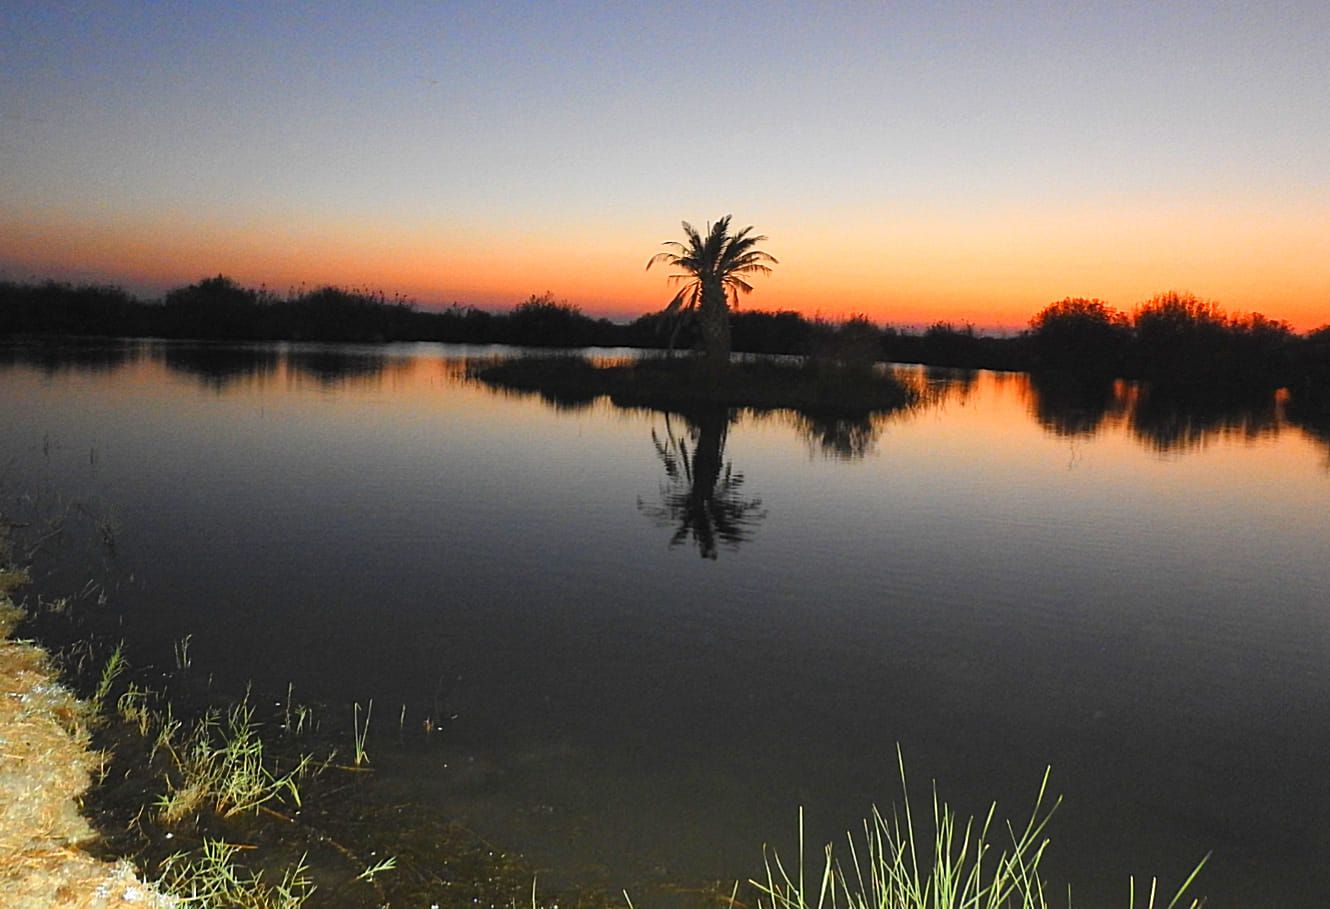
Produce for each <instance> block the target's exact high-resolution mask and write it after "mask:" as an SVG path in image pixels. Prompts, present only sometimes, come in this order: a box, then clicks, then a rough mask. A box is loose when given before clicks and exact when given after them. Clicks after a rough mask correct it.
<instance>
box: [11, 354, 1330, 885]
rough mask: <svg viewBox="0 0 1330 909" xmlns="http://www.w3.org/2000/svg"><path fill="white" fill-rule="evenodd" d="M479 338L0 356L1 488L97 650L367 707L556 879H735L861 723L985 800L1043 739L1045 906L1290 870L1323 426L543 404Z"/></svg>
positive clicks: (432, 785)
mask: <svg viewBox="0 0 1330 909" xmlns="http://www.w3.org/2000/svg"><path fill="white" fill-rule="evenodd" d="M485 353H489V354H493V353H494V351H476V350H466V349H463V348H456V347H448V346H441V345H419V346H391V347H324V346H301V345H269V346H264V345H254V346H247V347H242V348H218V347H203V348H200V347H190V346H187V345H166V344H156V343H137V342H135V343H131V344H127V345H109V346H106V347H102V348H93V349H87V348H85V349H82V350H80V351H77V352H72V353H71V352H69V351H64V352H59V353H57V352H51V351H46V352H38V351H34V350H32V349H15V348H11V349H7V350H5V351H4V353H3V355H2V356H0V425H3V426H5V427H6V429H5V432H4V434H3V436H0V464H2V465H3V476H0V481H2V482H3V491H4V492H5V493H6V495H7V496H8V497H11V498H12V497H17V496H23V495H28V494H36V495H38V496H44V497H46V498H47V500H48V501H58V502H61V503H65V504H64V506H62V507H74V505H75V504H86V505H87V507H88V509H89V510H90V511H95V512H96V513H97V514H99V515H103V516H105V520H106V522H107V530H108V531H109V532H110V534H111V536H112V537H113V541H114V546H113V548H112V549H110V550H109V551H108V549H107V547H103V548H102V549H101V551H100V553H101V554H100V555H99V557H98V559H99V562H98V564H97V565H96V566H93V567H94V568H95V569H96V570H97V571H102V572H106V573H108V575H114V577H115V578H116V579H117V581H118V583H119V587H118V589H117V591H116V595H115V597H113V603H112V608H115V609H117V610H119V611H120V613H121V615H120V617H119V618H118V621H119V622H121V623H122V627H123V629H124V633H125V636H126V639H127V640H128V641H129V642H130V644H131V646H133V647H138V648H140V649H141V650H140V652H142V653H157V654H168V653H169V652H170V646H171V642H173V641H175V640H177V639H179V638H181V637H182V636H184V635H186V634H192V635H193V642H194V643H193V659H194V661H195V663H196V665H199V666H206V667H208V671H209V672H211V673H213V674H215V676H216V677H217V679H218V683H219V684H231V685H235V686H238V687H239V686H243V685H244V684H245V682H246V681H248V680H253V681H254V683H255V684H256V686H258V687H259V688H261V689H266V690H272V691H284V690H285V689H286V686H287V685H288V683H291V684H293V685H294V686H295V689H296V691H297V692H303V693H304V694H305V696H306V697H308V698H309V699H311V700H315V701H318V702H319V703H324V704H327V705H330V706H329V707H328V708H327V709H328V711H329V712H330V713H334V714H335V713H336V712H337V711H339V710H341V711H342V712H344V714H345V717H344V721H345V725H346V727H347V729H348V732H349V729H350V725H351V710H352V708H351V705H352V703H353V702H356V701H358V702H360V703H361V704H364V703H366V702H367V701H368V699H370V698H373V699H374V700H375V704H376V722H379V723H381V724H383V725H382V727H381V728H380V734H381V735H382V737H383V738H384V739H385V741H383V742H382V743H381V746H380V747H378V748H376V749H372V750H376V751H377V752H378V753H377V754H376V758H377V764H376V766H377V767H378V772H379V773H380V774H381V775H382V776H383V778H384V779H386V780H387V781H388V782H387V783H386V784H385V785H389V786H392V787H396V788H397V789H398V790H399V791H400V794H401V797H402V798H403V799H410V800H413V801H419V802H422V803H425V804H429V805H435V806H437V808H438V810H439V811H440V812H444V813H447V814H449V815H451V816H456V817H460V818H462V819H464V820H465V821H466V822H467V823H469V824H471V825H472V826H474V827H476V828H477V829H479V830H481V831H483V832H485V833H487V834H488V835H490V836H491V837H493V838H494V839H495V840H496V841H499V842H503V843H504V844H506V845H508V846H511V847H513V848H517V849H521V850H523V851H525V852H527V853H528V854H529V855H531V856H532V857H533V859H534V860H536V861H537V862H538V863H541V864H543V865H547V866H550V867H556V868H559V869H562V870H564V871H565V872H567V873H571V874H574V875H575V874H577V873H579V872H581V871H587V872H588V873H591V871H593V870H594V869H600V870H596V871H594V873H596V874H599V875H601V876H602V877H604V878H605V879H607V880H609V881H610V882H611V883H612V884H613V885H614V886H627V887H629V888H630V889H631V888H632V887H634V886H638V885H640V884H641V882H644V881H660V880H666V879H668V880H673V881H678V882H684V883H686V882H693V881H701V880H705V879H710V878H720V879H724V878H729V879H732V878H733V877H736V876H744V875H748V874H750V873H752V872H754V871H755V870H756V866H757V864H758V863H759V862H760V858H761V847H762V845H763V843H764V842H771V843H773V844H775V845H777V846H778V847H779V848H781V849H782V850H783V851H786V852H788V851H790V850H792V849H793V846H794V842H795V833H796V831H795V818H796V812H797V809H798V808H799V806H803V807H804V808H805V811H806V815H807V819H808V827H809V836H810V839H818V838H824V837H830V836H833V835H836V834H837V832H838V831H842V830H844V829H846V828H848V827H852V826H856V825H857V822H858V819H859V818H860V817H862V816H863V814H864V813H865V812H866V811H867V810H868V808H869V806H870V805H871V804H872V803H874V802H877V803H879V804H881V805H883V806H884V807H885V806H886V805H887V804H888V803H890V802H891V801H893V800H894V799H895V798H896V797H897V791H898V784H897V782H896V765H895V749H896V746H897V744H898V743H899V744H900V746H901V747H902V749H903V751H904V754H905V758H906V762H907V765H908V767H909V768H910V769H911V771H912V772H913V774H914V775H915V776H916V777H917V782H919V783H920V784H921V789H923V787H925V786H926V784H927V783H928V782H929V780H930V779H932V778H936V780H937V781H938V785H939V787H940V791H941V792H942V794H943V796H944V797H947V798H949V799H950V800H951V801H952V802H953V803H955V804H957V806H958V807H960V808H962V809H963V810H964V811H966V812H974V813H982V812H984V811H985V810H986V809H987V805H988V801H989V800H990V799H993V798H996V799H998V800H999V802H1000V805H1001V806H1002V808H1003V809H1005V810H1004V812H1003V813H1006V814H1009V815H1010V816H1012V817H1013V818H1014V819H1017V820H1023V815H1022V812H1024V811H1026V810H1027V809H1028V806H1029V804H1030V803H1031V801H1032V799H1033V797H1034V794H1035V792H1036V791H1037V789H1038V784H1039V780H1040V777H1041V775H1042V772H1043V770H1044V767H1045V766H1046V765H1049V764H1051V765H1052V768H1053V774H1052V788H1053V790H1054V791H1056V792H1058V793H1061V794H1062V795H1063V796H1064V803H1063V805H1062V807H1061V808H1060V809H1059V810H1058V813H1057V815H1056V817H1055V819H1054V822H1053V826H1052V828H1051V836H1052V840H1053V843H1052V846H1051V851H1050V862H1049V865H1048V872H1049V876H1050V877H1051V878H1053V879H1054V880H1055V881H1057V882H1059V883H1060V882H1062V881H1070V882H1071V883H1072V885H1073V893H1074V894H1075V895H1076V897H1077V903H1078V904H1080V905H1087V906H1096V905H1125V893H1126V882H1127V879H1128V876H1129V875H1130V874H1136V875H1137V876H1140V875H1142V874H1144V875H1147V876H1148V875H1150V874H1156V873H1158V874H1160V875H1162V876H1163V877H1164V878H1166V879H1167V880H1170V881H1174V882H1176V881H1177V880H1178V879H1179V878H1180V877H1181V876H1183V875H1185V874H1186V873H1187V872H1188V871H1189V870H1190V869H1191V867H1192V866H1193V865H1194V864H1195V862H1196V861H1197V860H1198V859H1199V858H1200V857H1201V856H1202V855H1204V854H1205V853H1206V852H1209V851H1213V853H1214V857H1213V858H1212V859H1211V863H1210V865H1209V866H1208V867H1207V869H1206V871H1205V872H1204V874H1203V877H1202V879H1201V886H1200V888H1199V892H1200V893H1205V894H1208V895H1209V896H1210V898H1211V899H1210V903H1209V905H1211V906H1216V907H1224V906H1267V905H1268V906H1276V905H1278V906H1313V905H1321V904H1322V903H1323V899H1322V898H1323V896H1324V895H1325V894H1326V893H1330V870H1327V863H1326V862H1325V860H1324V856H1325V855H1326V854H1328V853H1330V776H1328V775H1327V774H1326V772H1325V769H1326V763H1325V762H1326V755H1327V754H1330V712H1328V711H1327V705H1328V704H1330V673H1328V672H1327V669H1326V667H1327V666H1330V609H1328V608H1327V601H1328V598H1327V591H1330V533H1327V530H1326V514H1327V513H1330V443H1327V438H1330V434H1327V433H1326V432H1325V430H1324V427H1319V428H1318V427H1305V428H1304V427H1300V426H1297V425H1294V424H1292V423H1290V422H1289V420H1288V419H1287V418H1286V416H1285V414H1284V413H1283V408H1282V405H1281V402H1279V401H1274V400H1272V401H1267V402H1257V403H1256V404H1254V405H1248V406H1241V407H1239V406H1234V405H1227V406H1219V405H1213V404H1206V405H1201V404H1198V403H1196V402H1192V403H1191V404H1189V405H1185V406H1183V405H1178V404H1177V403H1176V402H1170V401H1166V400H1162V399H1159V398H1151V397H1150V396H1149V395H1147V394H1144V393H1142V392H1141V391H1140V390H1138V389H1136V388H1134V387H1131V386H1126V385H1121V384H1119V385H1118V386H1115V387H1109V388H1101V389H1093V390H1089V391H1087V390H1085V389H1073V390H1071V391H1068V390H1067V389H1066V388H1060V387H1049V386H1047V385H1044V386H1042V387H1041V385H1040V384H1038V383H1033V382H1031V381H1030V380H1029V379H1027V378H1026V377H1024V376H1019V375H1004V374H994V373H977V374H941V373H938V374H928V373H925V372H921V371H913V372H912V373H911V375H912V376H913V378H914V379H916V380H918V381H920V382H923V383H927V384H928V386H929V388H930V394H929V395H928V402H927V403H926V404H925V405H924V406H921V407H920V408H918V409H916V410H913V411H910V412H907V413H901V414H895V415H889V416H881V417H877V418H874V419H873V420H870V421H860V422H857V423H839V424H838V423H828V422H818V421H813V420H808V419H806V418H801V417H798V416H795V415H792V414H781V413H776V414H766V415H756V414H752V413H731V414H719V415H717V414H715V413H711V414H691V415H688V416H687V417H685V416H682V415H678V414H674V415H666V414H661V413H653V412H650V411H645V410H634V411H626V410H621V409H618V408H615V407H613V406H612V405H610V404H609V403H607V402H603V401H602V402H598V403H596V404H594V405H591V406H588V407H580V408H578V407H560V406H556V405H554V404H551V403H547V402H545V401H542V400H540V399H539V398H537V397H534V396H527V397H521V396H514V395H507V394H502V393H497V392H494V391H492V390H488V389H486V388H484V387H482V386H479V385H477V384H475V383H472V382H468V381H466V380H465V379H464V378H463V370H462V364H463V361H464V359H465V357H467V356H470V355H478V354H485ZM87 570H89V569H88V568H87V567H86V566H78V567H76V568H67V569H66V570H65V574H63V575H62V574H59V573H57V574H53V575H48V576H46V577H44V578H43V579H42V583H43V584H45V585H47V586H48V587H52V588H54V587H57V586H59V585H61V584H64V585H67V586H68V585H76V584H77V583H78V578H77V576H76V575H77V573H78V572H79V571H85V572H86V571H87ZM163 658H164V657H163ZM402 707H405V716H406V720H405V723H404V724H403V728H404V729H405V730H407V733H406V736H405V737H406V738H407V739H409V740H410V741H408V747H396V746H394V745H393V743H392V741H388V740H393V739H395V737H396V735H397V733H398V729H397V726H398V720H399V712H400V710H401V709H402ZM426 720H428V721H429V722H430V723H432V724H436V725H437V729H438V731H436V732H434V733H432V734H430V736H429V742H428V744H425V743H424V741H423V739H424V737H425V733H424V732H423V729H422V728H421V726H422V724H423V723H424V722H425V721H426ZM327 721H328V722H330V723H334V722H342V721H343V718H342V717H340V716H333V717H330V718H328V720H327ZM389 732H391V735H390V734H389ZM417 739H420V741H416V740H417ZM371 744H373V741H372V742H371ZM924 793H925V794H926V789H924Z"/></svg>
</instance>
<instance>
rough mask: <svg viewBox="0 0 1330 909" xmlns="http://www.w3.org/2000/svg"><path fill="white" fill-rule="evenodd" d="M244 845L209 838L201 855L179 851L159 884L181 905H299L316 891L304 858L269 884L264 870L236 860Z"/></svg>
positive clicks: (284, 908) (275, 908)
mask: <svg viewBox="0 0 1330 909" xmlns="http://www.w3.org/2000/svg"><path fill="white" fill-rule="evenodd" d="M240 849H241V847H240V846H237V845H235V844H233V843H227V842H225V841H223V840H211V839H208V840H204V841H203V847H202V849H201V853H200V854H199V855H198V856H197V857H191V855H190V854H188V853H183V852H177V853H176V854H174V855H172V856H169V857H167V858H166V859H165V860H164V861H163V862H162V876H161V877H160V878H159V879H158V881H157V883H158V886H160V887H161V888H162V889H163V890H165V891H166V892H168V893H170V894H171V895H172V896H174V897H175V898H176V899H177V900H178V903H177V905H179V906H181V907H192V906H197V907H200V909H213V907H218V906H231V907H236V909H299V907H300V906H303V905H304V904H305V901H306V900H308V899H309V897H310V895H311V894H313V893H314V890H315V887H314V882H313V881H312V880H311V879H310V878H309V875H308V872H309V868H308V866H307V865H306V864H305V860H304V859H303V858H302V859H301V860H300V861H299V862H298V863H297V864H296V866H295V867H294V868H290V869H288V870H287V871H286V872H285V873H284V874H283V875H282V880H281V881H280V882H278V883H276V884H267V883H265V882H264V881H263V872H261V871H259V872H251V871H247V870H245V869H244V868H241V867H240V866H238V865H237V864H236V861H235V857H236V853H238V852H239V851H240Z"/></svg>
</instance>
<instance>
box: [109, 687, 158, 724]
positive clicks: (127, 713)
mask: <svg viewBox="0 0 1330 909" xmlns="http://www.w3.org/2000/svg"><path fill="white" fill-rule="evenodd" d="M150 694H151V692H150V691H148V689H146V688H141V687H139V686H138V685H136V684H134V683H133V682H130V683H129V685H128V686H127V687H126V688H125V693H124V694H122V695H120V699H119V700H118V701H116V704H115V709H116V712H117V713H119V714H120V718H121V719H123V720H124V721H125V722H126V723H132V724H133V725H135V726H137V727H138V730H139V735H142V736H146V735H147V734H148V730H149V729H150V728H151V726H152V711H151V709H150V708H149V706H148V696H149V695H150Z"/></svg>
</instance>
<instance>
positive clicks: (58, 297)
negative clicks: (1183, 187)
mask: <svg viewBox="0 0 1330 909" xmlns="http://www.w3.org/2000/svg"><path fill="white" fill-rule="evenodd" d="M730 324H731V330H732V333H733V344H734V349H735V350H736V351H740V352H750V353H773V354H799V355H811V356H814V357H820V358H825V359H832V360H839V361H843V362H846V363H862V362H868V363H871V362H873V361H875V360H891V361H894V362H899V363H923V364H928V365H933V366H953V367H960V368H970V369H1003V370H1023V371H1029V372H1041V373H1047V372H1056V373H1065V374H1070V375H1074V376H1079V377H1083V378H1091V379H1102V378H1113V377H1120V378H1142V379H1149V380H1151V381H1153V382H1155V383H1156V384H1162V385H1173V386H1178V387H1183V388H1185V387H1198V388H1206V389H1210V390H1214V389H1216V388H1245V389H1273V388H1280V387H1287V388H1291V389H1294V390H1295V392H1296V393H1298V394H1299V396H1300V398H1301V399H1302V400H1303V402H1304V403H1305V402H1307V401H1309V400H1313V399H1314V400H1316V401H1318V402H1320V404H1321V406H1325V405H1326V399H1327V398H1330V394H1327V390H1330V326H1325V327H1322V328H1319V329H1317V330H1315V331H1312V332H1309V333H1307V334H1305V335H1302V334H1298V333H1296V332H1294V331H1293V330H1292V329H1291V328H1290V327H1289V326H1288V325H1287V324H1286V323H1283V322H1279V321H1275V320H1272V319H1267V318H1266V317H1264V316H1262V315H1259V314H1253V315H1243V316H1236V315H1229V314H1226V313H1225V312H1224V311H1223V310H1222V309H1221V308H1220V307H1219V306H1217V305H1216V304H1214V303H1213V302H1210V301H1206V300H1202V299H1199V298H1197V297H1196V296H1194V295H1191V294H1187V293H1179V292H1169V293H1165V294H1160V295H1158V296H1156V297H1154V298H1153V299H1151V300H1149V301H1147V302H1145V303H1142V304H1141V305H1140V306H1138V307H1137V308H1136V309H1135V310H1134V311H1133V312H1132V313H1130V314H1127V313H1123V312H1119V311H1117V310H1115V309H1113V308H1112V307H1110V306H1108V305H1107V304H1105V303H1103V302H1102V301H1100V300H1094V299H1084V298H1069V299H1065V300H1061V301H1059V302H1057V303H1053V304H1051V305H1049V306H1047V307H1045V308H1044V309H1043V310H1041V311H1040V312H1039V313H1037V314H1036V315H1035V316H1034V317H1033V318H1032V319H1031V320H1030V324H1029V327H1028V328H1027V329H1026V330H1025V331H1023V332H1021V333H1019V334H1016V335H1011V336H1007V337H997V336H992V335H986V334H983V333H980V332H977V331H975V329H974V328H973V326H970V325H964V326H956V325H952V324H950V323H941V322H940V323H937V324H934V325H932V326H930V327H928V328H926V329H924V330H923V331H910V330H903V329H898V328H895V327H891V326H885V327H884V326H879V325H876V324H874V323H872V322H870V321H869V320H868V319H866V318H863V317H855V318H852V319H848V320H845V321H843V322H839V323H831V322H827V321H823V320H820V319H808V318H806V317H804V316H802V315H800V314H798V313H794V312H762V311H757V310H747V311H739V312H734V313H732V314H731V317H730ZM675 327H676V326H675V325H674V323H671V322H669V321H668V320H667V319H666V318H665V317H663V316H661V315H659V314H649V315H644V316H642V317H640V318H638V319H636V320H634V321H632V322H629V323H626V324H623V323H616V322H611V321H610V320H608V319H593V318H591V317H589V316H587V315H585V314H583V313H582V312H581V310H580V309H579V308H578V307H576V306H573V305H570V304H569V303H567V302H560V301H557V300H556V299H555V298H554V296H553V294H550V293H545V294H542V295H532V296H531V297H530V298H529V299H527V300H526V301H525V302H523V303H520V304H519V305H517V306H516V307H515V308H514V309H513V310H512V311H511V312H508V313H502V314H500V313H491V312H487V311H485V310H481V309H477V308H475V307H472V306H463V305H460V304H453V305H452V306H451V307H448V308H446V309H443V310H426V309H420V308H418V307H416V306H415V305H414V304H412V303H411V302H410V301H408V300H405V299H402V298H393V299H389V298H386V297H385V296H384V295H383V294H382V293H376V292H371V291H367V290H356V289H344V288H338V287H320V288H317V289H315V290H309V291H300V292H292V293H288V294H287V295H285V296H278V295H275V294H273V293H270V292H269V291H267V290H263V289H258V290H255V289H252V288H246V287H241V286H240V285H238V284H237V283H236V282H234V281H232V280H231V279H230V278H227V277H224V276H222V275H218V276H217V277H214V278H207V279H205V280H202V281H199V282H198V283H196V284H191V285H189V286H188V287H181V288H177V289H175V290H172V291H170V292H169V293H167V294H166V295H165V296H164V297H163V298H162V299H161V300H160V301H155V300H154V301H145V300H140V299H138V298H136V297H133V296H131V295H130V294H128V293H127V292H125V291H124V290H123V289H121V288H119V287H114V286H100V285H83V286H73V285H69V284H62V283H56V282H45V283H16V282H0V336H4V335H9V336H15V335H26V336H51V335H83V336H88V335H92V336H105V337H113V336H129V337H160V338H180V339H186V338H187V339H197V340H226V341H281V340H289V341H356V342H382V341H445V342H456V343H469V344H517V345H525V346H536V347H572V348H576V347H663V346H665V345H666V344H667V343H668V341H669V339H670V338H671V337H672V336H673V337H674V343H675V344H676V345H677V346H679V347H689V346H692V345H693V343H694V341H695V340H696V339H695V338H694V337H692V335H691V334H690V331H689V326H688V325H684V326H683V328H682V330H681V331H679V332H678V333H677V334H674V329H675Z"/></svg>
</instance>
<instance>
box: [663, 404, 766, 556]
mask: <svg viewBox="0 0 1330 909" xmlns="http://www.w3.org/2000/svg"><path fill="white" fill-rule="evenodd" d="M683 421H684V423H685V427H686V428H685V430H684V432H683V433H676V432H675V426H674V422H673V420H672V419H671V416H670V414H666V415H665V432H664V435H663V436H662V435H661V434H660V433H659V432H657V431H656V430H655V429H652V430H651V441H652V443H653V444H654V445H655V447H656V456H657V457H658V458H660V461H661V464H662V465H663V466H664V467H665V482H663V483H661V486H660V504H658V505H656V504H651V505H648V504H646V503H644V502H643V501H642V500H641V499H640V498H639V499H638V501H637V507H638V509H639V510H641V511H642V512H643V513H644V514H646V515H647V516H649V517H651V518H652V519H654V520H655V521H656V523H657V524H658V525H660V526H662V527H673V528H674V536H673V537H671V539H670V545H671V546H678V545H679V544H681V543H685V542H688V541H689V540H691V541H692V542H693V543H694V544H696V546H697V550H698V552H699V553H700V554H701V556H702V558H704V559H714V558H716V556H717V554H718V550H719V547H720V546H721V545H725V546H726V547H728V548H730V549H737V548H738V546H739V544H740V543H742V542H744V541H746V540H748V539H751V538H752V534H753V529H754V527H755V526H756V525H757V523H758V522H759V521H761V520H762V519H763V518H765V517H766V512H765V511H763V510H762V500H761V499H757V498H746V497H745V496H744V494H743V493H744V490H743V485H744V475H743V474H742V473H740V472H738V471H736V470H735V469H734V465H733V464H732V463H731V462H728V461H726V460H725V440H726V437H727V435H728V433H729V426H730V412H729V411H728V410H725V409H715V410H706V411H700V412H694V413H691V414H688V415H687V416H684V417H683Z"/></svg>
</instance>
